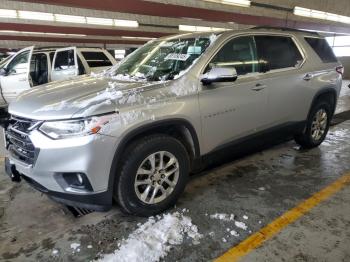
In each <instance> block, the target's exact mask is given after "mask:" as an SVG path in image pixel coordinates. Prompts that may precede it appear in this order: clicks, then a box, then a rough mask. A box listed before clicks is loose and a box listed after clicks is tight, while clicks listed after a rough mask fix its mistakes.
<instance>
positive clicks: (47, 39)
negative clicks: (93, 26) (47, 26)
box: [0, 35, 146, 45]
mask: <svg viewBox="0 0 350 262" xmlns="http://www.w3.org/2000/svg"><path fill="white" fill-rule="evenodd" d="M0 40H15V41H30V42H51V43H52V42H56V43H57V42H58V43H87V44H121V45H141V44H144V43H145V42H146V41H133V40H122V39H121V40H112V39H89V38H74V37H64V38H63V37H49V36H45V37H41V36H19V35H0Z"/></svg>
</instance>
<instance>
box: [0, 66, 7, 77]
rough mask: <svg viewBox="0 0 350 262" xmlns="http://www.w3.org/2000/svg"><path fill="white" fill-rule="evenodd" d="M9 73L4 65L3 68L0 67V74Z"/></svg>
mask: <svg viewBox="0 0 350 262" xmlns="http://www.w3.org/2000/svg"><path fill="white" fill-rule="evenodd" d="M7 73H8V71H7V70H6V68H5V67H3V68H1V69H0V76H6V75H7Z"/></svg>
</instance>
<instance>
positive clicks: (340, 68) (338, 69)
mask: <svg viewBox="0 0 350 262" xmlns="http://www.w3.org/2000/svg"><path fill="white" fill-rule="evenodd" d="M335 71H337V73H339V74H341V75H343V74H344V66H337V67H336V68H335Z"/></svg>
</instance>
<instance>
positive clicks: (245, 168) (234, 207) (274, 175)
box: [0, 90, 350, 262]
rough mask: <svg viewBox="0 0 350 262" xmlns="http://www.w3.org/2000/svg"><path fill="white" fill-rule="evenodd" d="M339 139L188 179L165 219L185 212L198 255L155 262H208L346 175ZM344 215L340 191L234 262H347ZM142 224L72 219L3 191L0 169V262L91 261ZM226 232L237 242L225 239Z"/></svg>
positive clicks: (349, 220)
mask: <svg viewBox="0 0 350 262" xmlns="http://www.w3.org/2000/svg"><path fill="white" fill-rule="evenodd" d="M346 91H347V90H346ZM345 96H348V95H347V94H345ZM346 106H347V104H346V103H344V105H343V107H344V108H345V107H346ZM349 131H350V121H347V122H343V123H341V124H339V125H336V126H333V127H332V128H331V130H330V133H329V135H328V137H327V140H326V141H325V142H324V143H323V144H322V145H321V146H320V147H319V148H316V149H313V150H309V151H303V150H300V149H299V148H298V147H297V146H296V144H295V143H294V142H293V141H289V142H285V143H282V144H278V145H275V146H270V147H268V148H267V149H265V150H262V151H260V150H259V151H258V152H255V153H252V154H250V155H248V156H245V157H242V158H240V159H231V160H230V162H229V163H226V164H223V165H220V166H218V167H216V168H212V169H210V170H207V171H205V172H202V173H200V174H198V175H196V176H194V177H192V179H191V181H190V182H189V184H188V186H187V188H186V191H185V193H184V194H183V196H182V197H181V198H180V200H179V202H178V204H177V206H176V207H174V208H173V209H171V210H169V212H174V211H181V210H183V209H184V208H186V209H188V210H189V212H188V213H186V215H187V216H189V217H191V218H192V222H193V224H195V225H197V226H198V229H199V232H200V233H201V234H203V238H202V239H201V240H200V244H199V245H193V244H192V243H191V241H188V240H185V241H184V243H183V244H182V245H178V246H174V247H173V249H172V250H171V251H170V253H169V254H168V255H167V257H166V258H165V259H164V260H165V261H208V260H211V259H214V258H216V257H218V256H219V255H221V254H222V253H224V252H225V251H227V250H228V249H230V248H231V247H232V246H234V245H237V244H238V243H239V242H241V241H242V240H244V239H245V238H247V237H248V236H249V235H251V234H253V233H254V232H257V231H258V230H259V229H260V228H262V227H264V226H265V225H267V224H269V223H270V222H271V221H273V220H274V219H275V218H277V217H279V216H280V215H281V214H283V213H284V212H286V211H287V210H289V209H291V208H293V207H294V206H296V205H297V204H298V203H299V202H300V201H302V200H304V199H306V198H308V197H310V196H311V195H312V194H314V193H315V192H317V191H319V190H320V189H322V188H323V187H325V186H327V185H328V184H330V183H331V182H333V181H334V180H336V179H337V178H339V177H340V176H341V175H342V174H344V173H346V172H347V171H349V170H350V162H349V157H350V143H349V142H348V141H349V139H350V132H349ZM349 210H350V187H347V188H345V189H344V190H343V191H340V192H339V193H337V194H336V195H335V196H334V197H332V198H331V199H329V200H328V201H326V202H324V203H322V204H321V205H319V206H317V207H316V208H315V209H313V210H312V211H311V212H310V213H309V214H307V215H305V216H304V217H302V218H301V219H300V220H298V221H297V222H296V223H294V224H291V225H289V226H288V227H287V228H285V229H284V230H283V231H282V232H281V233H280V234H278V235H277V236H276V237H275V238H273V239H271V240H270V241H268V242H266V243H265V244H264V245H263V246H262V247H261V248H259V249H256V250H254V251H253V252H252V253H250V254H248V256H247V257H245V259H244V261H330V262H334V261H350V252H349V249H348V247H349V246H350V229H349V228H350V227H349V225H350V216H349V215H350V213H349ZM215 213H226V214H234V215H235V216H236V218H237V219H238V220H241V221H244V222H245V223H246V224H247V226H248V229H247V230H243V229H239V228H237V227H235V226H234V225H233V223H232V221H224V220H213V219H211V218H210V217H209V215H211V214H215ZM244 215H245V216H248V219H247V220H244V219H243V216H244ZM145 221H146V219H144V218H137V217H132V216H126V215H123V214H122V213H121V212H120V210H119V208H118V207H117V206H115V207H114V208H113V209H112V210H111V211H110V212H108V213H97V212H95V213H91V214H89V215H86V216H84V217H81V218H74V217H73V216H72V215H71V214H70V213H69V212H67V210H66V209H65V208H64V207H63V206H60V205H59V204H57V203H54V202H52V201H51V200H49V199H48V198H47V197H46V196H44V195H42V194H40V193H38V192H36V191H34V190H33V189H32V188H30V187H29V186H28V185H27V184H25V183H20V184H13V183H11V182H10V181H9V179H8V178H7V177H6V176H5V175H4V172H3V162H0V260H5V261H88V260H92V259H94V258H96V257H98V256H99V254H101V253H111V252H113V251H114V250H115V249H116V248H117V244H118V243H119V242H120V240H121V239H122V238H126V237H127V236H128V235H129V234H130V233H131V232H132V231H134V230H135V228H137V224H138V223H143V222H145ZM228 228H230V229H235V230H236V231H237V232H238V233H239V234H240V236H239V237H234V236H231V235H229V234H228V232H227V229H228ZM223 238H225V240H226V242H224V241H223ZM71 243H80V244H81V247H80V252H73V251H72V249H71V248H70V244H71ZM88 245H92V248H90V249H88V248H87V246H88ZM54 249H57V250H58V252H59V253H58V255H57V256H53V255H52V251H53V250H54Z"/></svg>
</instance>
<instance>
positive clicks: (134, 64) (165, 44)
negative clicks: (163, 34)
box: [112, 37, 210, 81]
mask: <svg viewBox="0 0 350 262" xmlns="http://www.w3.org/2000/svg"><path fill="white" fill-rule="evenodd" d="M209 45H210V38H209V37H198V38H180V39H171V40H166V41H161V40H156V41H152V42H150V43H148V44H146V45H145V46H143V47H141V48H139V49H137V50H136V51H135V52H134V53H133V54H131V55H130V56H129V57H127V58H126V59H125V61H123V62H122V63H121V64H120V65H119V66H118V67H117V68H116V69H115V70H114V71H112V75H113V76H115V77H116V78H117V79H118V78H119V79H130V80H146V81H163V80H171V79H174V78H176V77H177V76H178V75H180V74H181V72H184V71H185V70H186V69H188V68H189V67H190V66H191V65H192V64H193V63H194V62H195V60H196V59H197V58H198V57H199V56H200V55H201V54H202V53H203V52H204V51H205V50H206V49H207V47H208V46H209Z"/></svg>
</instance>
